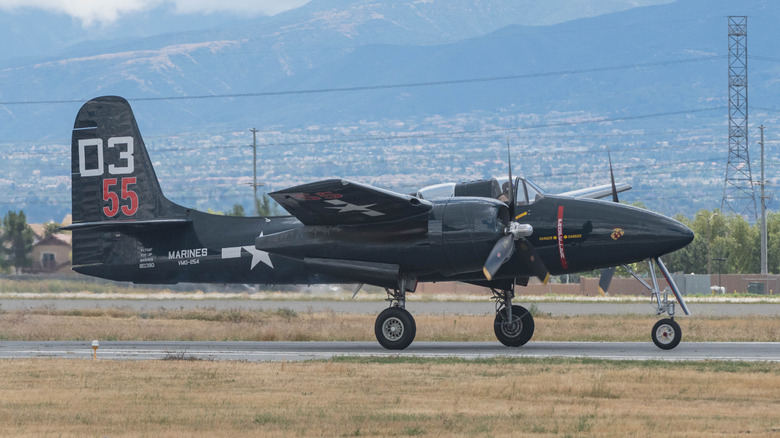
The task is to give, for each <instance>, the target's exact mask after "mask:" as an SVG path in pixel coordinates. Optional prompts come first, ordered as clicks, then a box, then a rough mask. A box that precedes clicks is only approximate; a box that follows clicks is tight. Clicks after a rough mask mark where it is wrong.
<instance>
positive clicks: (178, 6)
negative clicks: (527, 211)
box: [0, 0, 308, 26]
mask: <svg viewBox="0 0 780 438" xmlns="http://www.w3.org/2000/svg"><path fill="white" fill-rule="evenodd" d="M307 2H308V0H219V1H213V0H0V10H4V11H14V10H20V9H39V10H43V11H48V12H53V13H62V14H67V15H70V16H71V17H73V18H75V19H78V20H80V21H81V23H82V24H83V25H84V26H93V25H106V24H109V23H111V22H113V21H116V20H117V19H118V18H120V17H121V16H122V15H125V14H132V13H134V12H142V11H146V10H150V9H154V8H157V7H161V6H170V7H172V9H173V11H174V12H176V13H180V14H192V13H211V12H228V13H230V12H235V13H237V14H238V13H240V14H263V15H274V14H278V13H279V12H283V11H286V10H289V9H294V8H297V7H299V6H302V5H304V4H306V3H307Z"/></svg>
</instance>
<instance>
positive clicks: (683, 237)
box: [659, 218, 694, 252]
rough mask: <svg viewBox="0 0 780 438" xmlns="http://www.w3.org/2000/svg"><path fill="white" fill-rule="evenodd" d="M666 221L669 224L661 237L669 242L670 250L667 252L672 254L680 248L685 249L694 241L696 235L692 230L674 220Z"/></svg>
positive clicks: (668, 219)
mask: <svg viewBox="0 0 780 438" xmlns="http://www.w3.org/2000/svg"><path fill="white" fill-rule="evenodd" d="M664 219H666V220H667V222H668V224H667V225H666V227H665V230H664V231H662V232H661V236H659V237H661V239H662V240H664V241H665V242H667V244H668V246H669V248H670V249H669V251H667V252H672V251H676V250H678V249H680V248H684V247H685V246H686V245H688V244H689V243H691V242H692V241H693V237H694V234H693V231H692V230H691V229H690V228H688V227H686V226H685V225H683V224H681V223H680V222H678V221H676V220H674V219H670V218H664Z"/></svg>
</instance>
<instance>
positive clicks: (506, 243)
mask: <svg viewBox="0 0 780 438" xmlns="http://www.w3.org/2000/svg"><path fill="white" fill-rule="evenodd" d="M506 148H507V162H508V164H509V200H508V201H507V202H508V204H509V217H510V222H509V225H508V226H507V227H506V228H505V229H504V236H503V237H501V238H500V239H498V242H496V244H495V245H494V246H493V249H492V250H491V251H490V255H488V258H487V260H485V265H484V266H483V267H482V273H483V274H485V278H487V279H488V280H492V279H493V277H494V276H495V275H496V272H498V270H499V269H501V266H503V265H504V264H505V263H506V262H507V261H509V259H510V258H512V255H513V254H514V252H515V249H519V251H520V252H519V254H520V258H521V260H525V261H527V262H528V263H529V264H530V265H531V272H533V274H534V275H535V276H536V277H537V278H539V279H540V280H542V282H543V283H544V284H547V281H548V280H549V279H550V274H549V272H548V271H547V267H545V266H544V262H542V259H541V258H539V255H538V254H537V253H536V250H535V249H534V247H533V245H531V242H529V241H528V239H526V237H528V236H530V235H531V234H533V232H534V229H533V227H531V225H530V224H521V223H519V222H515V221H514V218H515V205H516V202H515V188H514V185H515V182H514V179H513V178H512V156H511V154H510V152H509V142H508V141H507V144H506ZM517 247H519V248H517Z"/></svg>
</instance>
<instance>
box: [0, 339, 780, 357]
mask: <svg viewBox="0 0 780 438" xmlns="http://www.w3.org/2000/svg"><path fill="white" fill-rule="evenodd" d="M91 345H92V343H91V341H89V342H81V341H62V342H60V341H38V342H28V341H4V342H0V359H20V358H70V359H91V358H92V353H93V352H92V348H91ZM340 356H347V357H421V358H461V359H484V358H591V359H611V360H660V361H702V360H725V361H750V362H754V361H769V362H780V343H777V342H763V343H761V342H683V343H681V344H680V345H679V346H678V347H677V348H675V349H674V350H670V351H663V350H660V349H658V348H656V347H655V346H654V345H653V344H652V343H651V342H530V343H528V344H527V345H525V346H523V347H521V348H506V347H503V346H501V345H500V344H499V343H498V342H415V343H414V344H412V346H411V347H409V348H407V349H406V350H404V351H400V352H399V351H388V350H385V349H383V348H382V347H380V346H379V345H378V344H377V343H376V342H164V341H163V342H124V341H117V342H111V341H105V342H100V346H99V348H98V352H97V357H98V359H99V360H163V359H187V360H238V361H249V362H279V361H305V360H327V359H331V358H334V357H340Z"/></svg>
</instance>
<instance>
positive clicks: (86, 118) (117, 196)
mask: <svg viewBox="0 0 780 438" xmlns="http://www.w3.org/2000/svg"><path fill="white" fill-rule="evenodd" d="M71 180H72V183H73V191H72V196H73V223H72V224H71V225H68V226H67V227H64V228H65V229H70V230H72V231H73V268H74V269H75V270H76V271H78V272H82V273H85V274H88V275H95V276H98V277H105V278H122V277H121V275H120V274H121V273H122V270H123V269H124V268H111V269H109V268H107V267H106V265H121V264H128V263H131V262H134V263H138V262H137V261H138V260H139V257H140V256H139V254H145V253H144V251H146V250H144V248H146V247H145V246H144V245H143V244H141V243H140V241H139V240H137V239H136V238H135V237H131V235H132V236H136V235H137V233H139V232H141V230H142V229H143V228H139V227H149V226H150V225H151V226H153V227H157V226H158V225H160V224H167V225H170V224H171V223H173V224H177V223H186V222H187V220H186V215H187V211H188V210H187V209H185V208H184V207H181V206H178V205H176V204H174V203H173V202H171V201H169V200H168V199H166V198H165V197H164V196H163V194H162V191H161V190H160V184H159V183H158V181H157V176H156V175H155V173H154V169H153V168H152V162H151V160H150V159H149V155H148V154H147V152H146V146H145V145H144V141H143V139H142V138H141V133H140V131H139V130H138V125H137V124H136V122H135V117H134V116H133V111H132V110H131V109H130V105H129V104H128V103H127V101H126V100H125V99H123V98H121V97H115V96H105V97H98V98H96V99H93V100H90V101H89V102H87V103H85V104H84V106H82V107H81V110H79V113H78V115H77V116H76V122H75V124H74V126H73V141H72V144H71ZM146 229H149V228H146ZM147 255H148V254H147ZM152 265H153V263H152Z"/></svg>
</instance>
